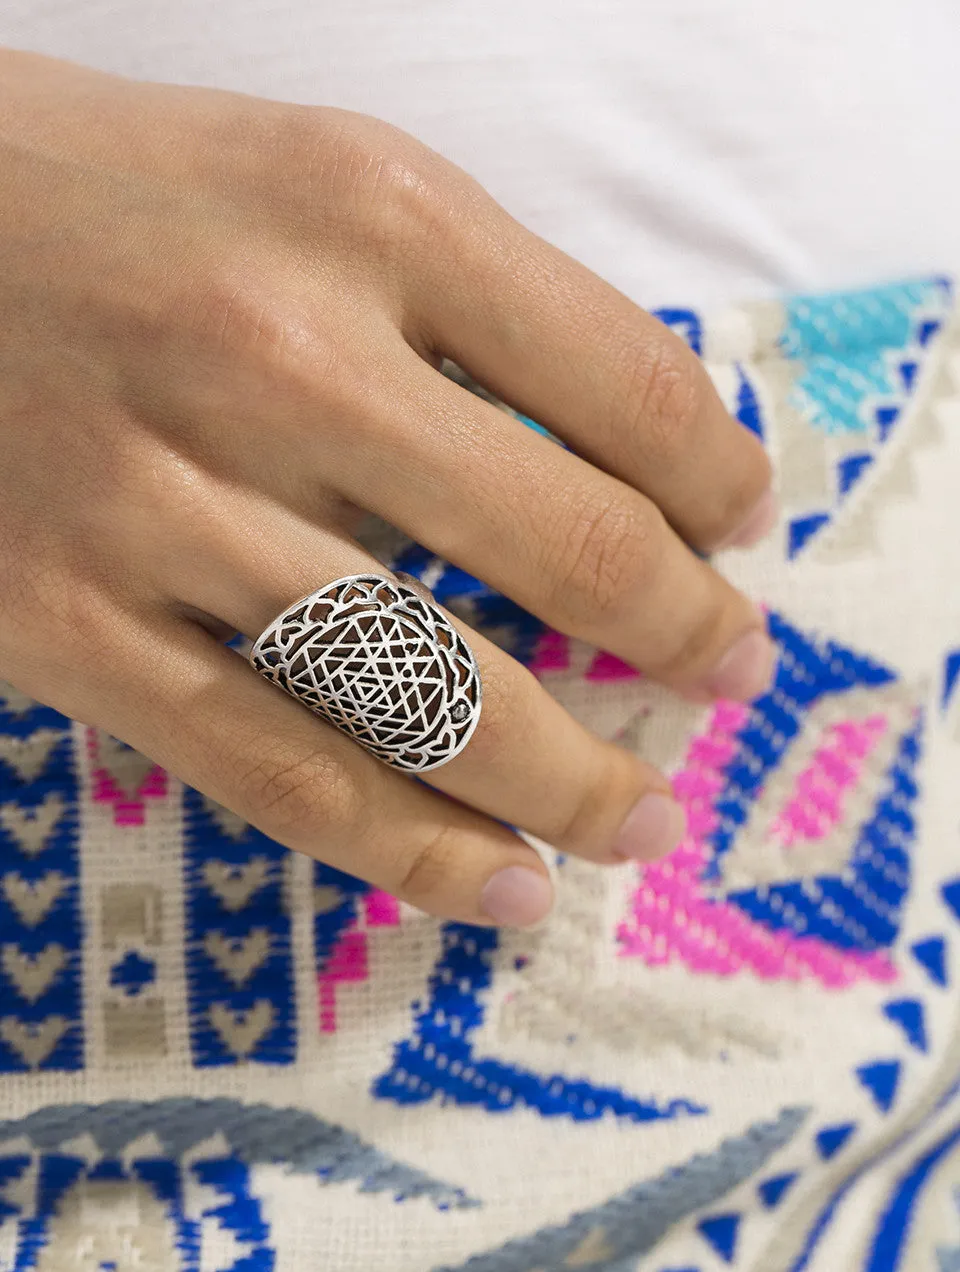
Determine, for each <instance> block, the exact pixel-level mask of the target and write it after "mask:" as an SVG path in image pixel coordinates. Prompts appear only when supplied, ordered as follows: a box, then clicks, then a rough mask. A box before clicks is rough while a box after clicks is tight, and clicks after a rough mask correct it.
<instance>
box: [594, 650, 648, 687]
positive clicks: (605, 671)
mask: <svg viewBox="0 0 960 1272" xmlns="http://www.w3.org/2000/svg"><path fill="white" fill-rule="evenodd" d="M585 678H586V679H587V680H638V679H639V678H640V673H639V671H637V669H636V667H631V666H630V665H629V663H625V662H623V661H622V660H621V659H620V658H618V657H617V656H616V655H615V654H608V653H607V652H606V651H605V650H603V649H601V650H598V652H597V656H596V657H595V658H594V660H593V662H592V663H591V664H590V666H589V667H588V669H587V674H586V677H585Z"/></svg>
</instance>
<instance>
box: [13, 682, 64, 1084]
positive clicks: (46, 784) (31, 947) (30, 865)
mask: <svg viewBox="0 0 960 1272" xmlns="http://www.w3.org/2000/svg"><path fill="white" fill-rule="evenodd" d="M40 729H50V730H53V731H55V732H58V733H61V734H62V737H61V738H60V740H58V741H54V743H53V746H52V749H51V750H50V752H49V754H48V756H47V759H46V763H45V764H44V766H43V770H42V772H40V773H39V774H37V776H36V777H30V778H29V779H27V780H24V779H23V778H22V777H21V776H20V774H19V773H18V772H17V771H16V769H15V768H13V767H11V766H10V765H7V764H2V765H0V803H4V804H7V803H16V804H17V805H18V806H19V808H20V809H21V810H23V811H24V812H26V813H28V814H30V815H32V814H33V813H35V812H36V810H37V809H39V808H40V806H41V805H42V804H43V803H44V801H45V800H47V799H49V798H50V797H52V796H53V797H59V798H60V800H61V801H62V804H63V808H64V812H63V815H62V817H61V818H60V821H59V823H58V824H57V826H56V827H55V829H54V831H53V833H52V834H51V835H50V837H49V838H48V839H47V841H46V844H45V845H44V847H43V849H42V850H41V851H40V852H38V853H36V854H30V855H28V854H27V853H25V852H24V851H22V849H21V848H20V846H19V844H18V843H17V840H16V838H15V836H14V835H12V834H11V833H10V831H9V830H8V829H7V828H6V827H3V826H0V940H2V944H3V945H4V946H6V947H9V948H10V949H11V950H12V952H13V955H14V957H20V956H23V957H25V958H27V959H28V960H32V959H34V958H37V957H38V956H39V955H40V954H41V953H42V951H43V950H45V949H46V948H47V947H49V946H51V945H59V946H60V947H61V948H62V949H63V950H64V951H65V952H66V955H67V961H66V964H65V965H64V967H63V968H62V969H61V970H60V971H59V972H58V973H57V974H56V975H55V976H54V977H53V978H52V979H51V981H50V983H49V984H48V986H47V987H46V989H45V990H44V992H43V993H42V994H41V995H40V996H39V997H38V998H35V999H33V1000H30V999H27V998H25V997H24V996H23V995H22V994H21V993H20V991H19V989H18V987H17V985H16V983H15V982H14V980H13V979H12V978H11V977H10V976H9V975H8V974H7V973H6V972H5V971H4V969H3V963H2V961H0V1074H2V1073H20V1072H24V1071H27V1070H29V1069H30V1067H31V1066H30V1065H29V1064H28V1063H27V1061H26V1060H25V1059H24V1057H23V1055H22V1054H21V1052H20V1051H19V1050H18V1049H17V1047H16V1046H15V1045H13V1043H12V1041H11V1038H12V1037H13V1036H15V1035H16V1034H18V1033H19V1034H22V1035H24V1036H26V1037H32V1036H35V1035H36V1033H37V1031H38V1030H40V1029H41V1028H42V1027H43V1026H44V1024H45V1022H46V1023H47V1027H48V1028H49V1027H51V1025H54V1026H55V1027H59V1028H60V1029H61V1030H62V1032H61V1034H60V1037H59V1039H58V1041H57V1042H56V1043H55V1045H54V1046H53V1047H52V1049H51V1050H50V1051H49V1053H48V1054H47V1055H46V1056H45V1057H44V1058H43V1059H42V1060H41V1061H40V1062H39V1064H38V1065H37V1066H36V1067H38V1068H40V1069H44V1070H55V1069H59V1070H76V1069H81V1068H82V1067H83V1063H84V1059H83V1016H82V1002H81V962H82V951H81V941H82V928H81V915H80V860H79V829H78V821H77V800H78V791H77V779H76V774H75V765H74V759H73V751H72V746H71V742H70V721H69V720H68V719H67V718H66V717H65V716H62V715H61V714H60V713H59V712H58V711H54V710H53V709H52V708H50V707H45V706H40V705H34V706H32V707H30V709H29V710H27V711H25V712H24V713H22V714H20V715H14V714H13V713H12V712H6V711H0V731H2V732H3V734H4V735H5V736H6V737H8V738H11V739H24V740H26V739H28V738H30V737H32V736H33V735H34V734H35V733H37V731H38V730H40ZM55 877H59V880H60V889H61V890H60V893H59V895H58V896H57V897H56V899H55V900H54V901H53V902H52V903H51V905H50V907H49V908H48V909H47V910H46V911H45V913H43V914H42V915H41V916H40V918H39V921H37V922H33V921H31V922H27V921H25V920H24V918H23V916H22V914H21V913H20V911H19V910H18V908H17V906H16V905H15V904H14V902H13V895H14V893H15V891H17V890H22V889H24V888H28V889H33V888H35V887H37V886H40V885H42V883H43V881H44V880H48V881H49V880H52V879H54V878H55ZM5 1035H6V1037H5Z"/></svg>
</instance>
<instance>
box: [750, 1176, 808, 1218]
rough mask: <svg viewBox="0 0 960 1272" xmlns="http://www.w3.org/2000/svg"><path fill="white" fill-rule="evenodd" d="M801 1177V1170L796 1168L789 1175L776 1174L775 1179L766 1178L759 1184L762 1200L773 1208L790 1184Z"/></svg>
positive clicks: (758, 1189) (770, 1208) (758, 1188)
mask: <svg viewBox="0 0 960 1272" xmlns="http://www.w3.org/2000/svg"><path fill="white" fill-rule="evenodd" d="M799 1178H800V1174H799V1171H795V1170H794V1171H791V1172H790V1174H789V1175H775V1176H774V1177H773V1179H765V1180H764V1181H763V1183H762V1184H758V1185H757V1192H758V1193H759V1194H760V1200H761V1201H762V1202H763V1204H764V1205H765V1206H766V1207H767V1209H768V1210H772V1209H773V1207H774V1206H775V1205H777V1203H778V1202H779V1201H780V1199H781V1198H782V1197H783V1195H784V1193H785V1192H786V1191H787V1189H788V1188H789V1187H790V1185H791V1184H794V1183H796V1181H797V1180H798V1179H799Z"/></svg>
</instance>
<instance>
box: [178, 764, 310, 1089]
mask: <svg viewBox="0 0 960 1272" xmlns="http://www.w3.org/2000/svg"><path fill="white" fill-rule="evenodd" d="M287 855H288V849H286V848H284V847H283V846H282V845H280V844H278V843H277V842H276V841H275V840H273V839H270V838H268V837H267V836H266V835H264V834H262V833H261V832H260V831H258V830H256V829H255V828H254V827H252V826H248V827H247V828H246V830H245V832H244V834H243V835H242V837H241V838H240V839H234V838H232V837H231V836H230V835H227V834H226V833H225V832H224V831H223V830H222V829H221V827H220V825H219V824H218V822H217V820H216V818H215V817H214V816H213V815H212V814H211V813H210V812H209V811H208V809H207V808H206V807H205V806H204V803H203V797H202V796H201V795H200V794H199V793H198V792H197V791H195V790H192V789H190V788H186V789H185V791H184V844H183V860H184V876H185V879H184V883H185V920H186V941H185V949H186V963H187V990H188V1001H189V1010H190V1043H191V1048H192V1051H193V1062H194V1064H196V1065H198V1066H200V1067H208V1066H214V1065H229V1064H237V1063H238V1062H239V1061H240V1060H241V1059H246V1060H248V1061H255V1062H259V1063H261V1064H291V1063H292V1062H293V1060H294V1059H295V1056H296V995H295V993H294V979H293V965H292V956H291V948H290V918H289V914H288V912H287V908H286V907H285V905H284V903H283V878H282V871H283V862H284V859H285V858H286V857H287ZM258 859H259V861H260V862H262V863H263V865H264V877H263V884H262V886H260V887H256V888H254V889H253V890H252V892H251V895H250V897H249V899H248V900H247V901H246V903H245V904H242V905H237V906H232V905H228V904H227V902H226V901H225V899H224V898H223V897H222V896H220V895H218V893H217V891H216V889H214V888H213V887H211V886H210V882H209V879H208V878H207V877H206V870H207V869H209V868H210V867H211V866H212V867H213V868H216V869H219V868H220V866H219V863H222V865H223V866H224V867H225V868H226V870H227V871H228V872H231V873H233V874H234V876H235V877H239V876H240V875H241V874H242V872H243V871H244V869H247V870H250V869H256V868H258ZM257 930H260V931H262V932H265V933H266V934H267V937H268V940H269V953H268V955H267V957H266V958H265V959H264V960H263V961H262V962H261V963H260V965H259V967H257V968H255V969H254V970H253V971H252V972H251V974H250V976H249V977H248V978H247V979H246V980H244V982H243V983H242V984H236V983H235V982H234V981H233V980H231V979H230V978H229V977H228V976H227V975H226V974H225V972H224V971H223V969H222V968H221V967H220V966H218V964H217V962H216V961H215V960H214V959H213V958H211V956H210V954H209V953H208V952H207V950H206V949H205V947H204V940H205V938H206V937H207V936H208V935H210V934H212V933H219V934H220V935H221V936H222V937H223V938H225V939H226V941H227V942H229V943H231V944H233V943H238V942H242V941H244V940H246V939H249V938H250V937H251V935H252V934H254V933H255V932H256V931H257ZM261 1003H266V1004H268V1005H269V1006H268V1009H267V1010H268V1011H269V1013H270V1021H269V1026H268V1027H267V1028H266V1029H265V1030H264V1032H263V1034H262V1036H261V1037H260V1038H259V1039H258V1040H257V1042H256V1045H255V1046H254V1047H253V1050H252V1051H251V1052H250V1054H249V1055H248V1056H246V1057H240V1056H237V1055H235V1054H234V1053H233V1052H232V1051H231V1050H230V1049H229V1048H228V1047H227V1045H226V1044H225V1041H224V1038H223V1037H222V1035H221V1034H220V1033H219V1032H218V1030H217V1029H216V1027H215V1026H214V1024H213V1021H212V1017H211V1012H212V1011H213V1010H214V1008H215V1007H217V1006H220V1007H222V1008H224V1009H225V1010H226V1011H228V1012H230V1013H232V1014H233V1015H234V1016H235V1017H236V1018H237V1019H238V1020H242V1019H243V1018H244V1017H245V1016H246V1015H247V1013H249V1012H250V1011H252V1010H255V1009H257V1007H258V1004H261ZM260 1010H262V1008H261V1009H260Z"/></svg>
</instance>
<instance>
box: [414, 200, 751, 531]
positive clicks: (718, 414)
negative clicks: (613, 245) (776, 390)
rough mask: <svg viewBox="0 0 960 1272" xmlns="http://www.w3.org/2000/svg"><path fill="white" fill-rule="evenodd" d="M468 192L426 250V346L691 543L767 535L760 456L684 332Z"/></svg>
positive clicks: (420, 318) (422, 319)
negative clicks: (461, 210) (445, 235)
mask: <svg viewBox="0 0 960 1272" xmlns="http://www.w3.org/2000/svg"><path fill="white" fill-rule="evenodd" d="M465 197H466V198H467V200H468V201H469V202H470V203H471V207H470V215H469V216H467V217H464V218H463V219H462V221H460V222H458V225H457V228H456V229H455V230H454V232H453V233H452V236H451V237H450V239H449V240H448V242H447V243H446V245H444V243H443V242H435V243H434V247H433V250H432V251H431V253H430V254H429V255H427V256H425V258H424V260H423V270H424V271H425V273H426V274H427V276H428V277H427V279H426V282H427V284H428V285H427V287H426V288H425V289H424V291H423V293H422V297H421V300H420V303H421V306H422V312H421V313H418V314H417V315H416V318H417V322H418V324H419V330H420V331H423V332H425V333H426V334H427V338H428V339H429V340H430V341H431V342H432V344H433V348H434V349H435V350H437V351H439V352H441V353H443V354H445V355H446V356H447V357H449V358H451V359H452V360H453V361H454V362H456V363H458V365H460V366H461V367H463V368H464V370H466V371H468V372H469V373H470V375H472V376H473V377H474V378H475V379H476V380H478V381H479V382H480V383H481V384H482V385H484V386H485V387H487V388H488V389H490V390H492V391H493V392H494V393H496V394H497V395H498V396H500V397H501V398H503V400H504V401H506V402H508V403H510V405H511V406H514V407H515V408H516V409H518V410H519V411H521V412H522V413H523V414H525V415H528V416H530V417H531V418H532V419H534V420H536V421H537V422H538V423H539V424H542V425H543V426H544V427H545V428H548V429H549V430H550V431H551V432H553V433H554V434H555V435H556V436H557V437H560V438H562V439H563V440H564V441H565V442H567V443H568V445H569V446H570V447H571V448H572V449H573V450H574V451H576V452H577V453H578V454H580V455H582V456H583V457H584V458H585V459H588V460H589V461H590V462H591V463H593V464H595V465H596V466H597V467H599V468H603V469H605V470H606V471H607V472H609V473H611V474H612V475H614V476H616V477H619V478H620V479H621V480H623V481H626V482H628V483H629V484H630V485H631V486H633V487H634V488H635V489H636V490H639V491H641V492H642V493H643V494H645V495H647V496H648V497H649V498H650V499H652V500H653V502H654V503H656V504H657V505H658V507H659V508H660V509H661V511H662V512H663V513H664V515H665V516H666V518H667V520H668V521H669V522H670V524H671V525H672V526H673V528H674V529H675V530H676V531H677V532H678V533H679V534H680V535H681V537H682V538H684V539H686V541H687V542H688V543H689V544H691V546H693V547H694V548H697V549H699V550H701V551H711V550H714V549H716V548H718V547H721V546H727V545H728V544H730V543H733V542H737V543H743V544H744V545H746V544H747V543H750V542H753V541H755V540H756V539H757V538H759V537H760V536H761V535H762V534H763V533H766V531H767V530H769V529H770V528H771V527H772V523H773V521H774V520H775V518H776V505H775V503H774V501H773V497H772V495H771V494H770V483H771V470H770V464H769V461H768V460H767V457H766V454H765V453H764V450H763V447H762V446H761V444H760V443H759V441H758V440H757V438H756V437H755V436H754V435H753V434H752V433H750V432H749V431H748V430H747V429H745V428H744V427H742V426H741V425H740V424H739V423H738V422H737V421H736V420H734V419H733V418H732V417H731V415H730V414H729V413H728V411H727V410H726V408H725V407H724V405H723V403H722V402H721V400H720V398H719V395H718V394H717V392H716V390H715V389H714V387H713V385H712V383H711V381H710V378H709V376H708V375H707V373H706V371H705V369H704V367H703V365H702V364H701V362H700V360H699V359H698V358H697V357H696V355H695V354H694V353H693V352H692V351H691V350H690V349H689V348H688V347H687V345H686V344H685V343H684V341H683V340H681V339H680V337H679V336H677V335H676V334H675V333H674V332H672V331H671V330H670V329H669V328H668V327H667V326H665V325H664V324H663V323H662V322H660V321H659V320H658V319H656V318H655V317H653V316H652V315H651V314H649V313H647V312H645V311H644V310H643V309H641V308H640V307H639V306H637V305H635V304H633V303H632V302H631V301H630V300H629V299H628V298H627V297H626V296H624V295H623V294H622V293H620V292H618V291H617V290H616V289H615V288H614V287H611V286H610V285H609V284H607V283H605V282H604V281H603V280H602V279H600V278H598V277H597V275H595V274H593V273H592V272H591V271H590V270H588V269H587V268H585V267H584V266H583V265H580V264H579V263H578V262H576V261H574V260H573V259H571V258H570V257H569V256H567V255H565V253H563V252H561V251H559V250H558V249H557V248H555V247H552V246H551V245H550V244H549V243H547V242H545V241H544V240H543V239H540V238H538V237H537V236H536V235H535V234H532V233H530V232H529V231H528V230H526V229H524V228H523V227H522V226H521V225H519V224H518V223H517V222H516V221H514V220H513V219H512V218H511V217H510V216H509V215H508V214H507V213H506V212H504V211H503V209H502V208H500V207H499V206H498V205H497V204H496V203H494V201H493V200H492V199H490V198H489V197H488V196H486V195H485V194H483V192H482V191H480V190H479V188H477V189H476V190H474V191H473V193H472V195H470V194H467V195H466V196H465ZM448 252H449V253H451V255H448ZM454 258H455V259H454ZM451 279H457V280H460V281H458V282H457V284H456V285H451Z"/></svg>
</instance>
